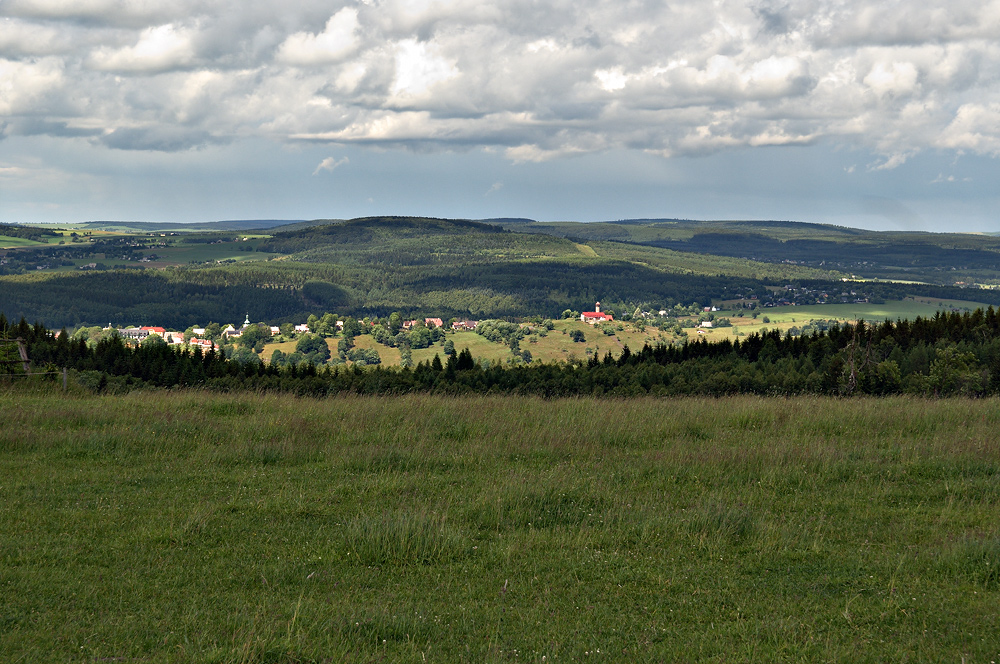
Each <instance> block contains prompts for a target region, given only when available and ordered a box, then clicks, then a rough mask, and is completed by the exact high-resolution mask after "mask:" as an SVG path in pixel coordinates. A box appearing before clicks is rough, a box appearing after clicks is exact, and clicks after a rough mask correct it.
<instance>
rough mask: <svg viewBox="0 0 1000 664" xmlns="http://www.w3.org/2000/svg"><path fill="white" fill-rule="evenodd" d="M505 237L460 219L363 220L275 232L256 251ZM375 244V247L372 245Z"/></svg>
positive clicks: (489, 226) (491, 227)
mask: <svg viewBox="0 0 1000 664" xmlns="http://www.w3.org/2000/svg"><path fill="white" fill-rule="evenodd" d="M498 233H507V231H505V230H504V229H503V228H501V227H499V226H497V225H494V224H487V223H481V222H477V221H469V220H464V219H431V218H425V217H363V218H360V219H351V220H349V221H330V222H328V223H322V222H314V223H313V225H311V226H308V227H305V228H295V229H293V230H284V231H282V230H279V231H277V232H275V233H274V234H273V235H272V237H271V239H270V240H268V241H267V242H264V243H263V244H262V245H260V247H259V250H260V251H267V252H272V253H281V254H295V253H299V252H302V251H307V250H309V249H315V248H316V247H320V246H323V245H327V244H333V245H351V246H353V247H355V248H359V249H360V248H362V247H365V246H367V247H369V248H371V249H374V250H383V249H385V246H384V245H385V244H386V243H395V242H400V241H405V240H414V239H417V240H419V241H421V242H424V241H427V240H431V239H432V238H434V237H435V236H455V235H469V234H491V235H492V234H498ZM375 243H378V244H375Z"/></svg>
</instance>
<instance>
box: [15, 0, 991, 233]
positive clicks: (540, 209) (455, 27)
mask: <svg viewBox="0 0 1000 664" xmlns="http://www.w3.org/2000/svg"><path fill="white" fill-rule="evenodd" d="M0 139H2V140H0V221H4V222H41V221H54V222H69V221H85V220H92V219H133V220H158V221H196V220H197V221H203V220H213V219H244V218H254V219H262V218H287V219H311V218H321V217H322V218H347V217H355V216H361V215H369V214H421V215H433V216H446V217H470V218H483V217H497V216H517V217H531V218H536V219H544V220H559V219H576V220H584V221H586V220H600V219H619V218H635V217H683V218H694V219H742V218H746V219H794V220H801V221H815V222H829V223H838V224H843V225H851V226H864V227H870V228H883V229H914V230H955V229H958V230H985V231H993V230H1000V223H998V221H1000V215H998V210H1000V193H998V192H1000V186H998V183H1000V159H998V157H1000V0H921V1H920V2H916V1H915V0H898V1H888V2H873V1H872V0H864V1H856V0H796V1H795V2H784V1H783V0H711V1H710V0H678V1H676V2H664V1H654V0H504V1H503V2H495V1H492V2H484V1H478V0H353V1H339V2H338V1H318V0H289V1H287V2H282V3H277V2H273V1H271V0H0Z"/></svg>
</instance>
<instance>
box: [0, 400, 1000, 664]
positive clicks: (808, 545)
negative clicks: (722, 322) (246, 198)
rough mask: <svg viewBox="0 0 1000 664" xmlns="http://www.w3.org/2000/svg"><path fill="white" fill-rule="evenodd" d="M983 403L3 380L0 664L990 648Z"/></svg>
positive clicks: (776, 654)
mask: <svg viewBox="0 0 1000 664" xmlns="http://www.w3.org/2000/svg"><path fill="white" fill-rule="evenodd" d="M998 405H1000V403H998V402H997V401H995V400H944V401H924V400H916V399H907V398H893V399H884V400H878V399H870V400H864V399H861V400H836V399H820V398H808V397H807V398H797V399H765V398H757V397H738V398H732V399H699V398H688V399H678V400H656V399H636V400H598V399H567V400H548V401H547V400H542V399H536V398H511V397H503V398H500V397H487V396H476V397H469V398H442V397H432V396H406V397H400V398H383V397H371V398H362V397H341V398H336V399H329V400H313V399H303V398H295V397H291V396H275V395H263V396H261V395H248V394H237V395H220V394H208V393H203V392H198V391H159V392H158V391H150V392H137V393H130V394H126V395H122V396H116V397H112V396H103V397H98V396H91V395H83V394H75V393H70V394H68V395H63V394H62V393H61V392H60V391H59V390H58V389H57V387H53V388H52V389H48V388H44V387H39V388H32V389H21V388H11V389H7V390H6V391H2V392H0V422H2V426H0V652H2V653H4V658H5V659H6V660H8V661H124V660H129V659H133V660H142V661H218V662H240V661H243V662H310V661H314V662H321V661H414V662H418V661H420V662H423V661H470V662H481V661H501V660H502V661H520V660H526V661H543V660H542V657H543V656H544V657H545V660H544V661H546V662H549V661H556V660H566V661H575V660H582V659H588V658H595V659H596V658H602V657H603V658H605V659H607V660H610V661H761V660H764V661H786V660H799V661H802V660H810V661H813V660H819V661H829V660H838V661H886V660H892V661H897V660H904V659H905V660H917V661H961V659H962V658H965V660H966V661H970V662H972V661H990V660H991V659H992V660H996V659H997V655H998V654H1000V646H998V643H1000V642H998V639H997V637H996V636H995V635H996V634H998V633H1000V624H998V620H1000V619H998V612H997V611H996V606H998V604H1000V581H998V578H1000V577H998V570H1000V547H998V544H997V542H998V539H997V536H998V535H997V534H998V533H1000V510H998V509H997V508H998V505H1000V449H998V447H1000V442H998V440H1000V439H998V437H997V436H996V435H995V432H996V431H997V429H998V426H997V425H998V420H1000V408H998V407H997V406H998Z"/></svg>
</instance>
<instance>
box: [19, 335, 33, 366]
mask: <svg viewBox="0 0 1000 664" xmlns="http://www.w3.org/2000/svg"><path fill="white" fill-rule="evenodd" d="M16 341H17V350H18V351H19V352H20V353H21V363H22V364H23V365H24V373H25V374H30V373H31V364H30V363H29V361H28V347H27V346H25V345H24V339H20V338H18V339H16Z"/></svg>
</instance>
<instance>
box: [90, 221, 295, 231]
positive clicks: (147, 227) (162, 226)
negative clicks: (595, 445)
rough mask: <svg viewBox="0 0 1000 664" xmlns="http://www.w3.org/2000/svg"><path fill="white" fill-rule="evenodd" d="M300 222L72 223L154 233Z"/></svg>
mask: <svg viewBox="0 0 1000 664" xmlns="http://www.w3.org/2000/svg"><path fill="white" fill-rule="evenodd" d="M298 223H302V220H299V219H232V220H227V221H203V222H192V223H181V222H171V221H86V222H83V223H80V224H74V226H79V227H82V228H91V229H94V230H109V231H123V230H124V231H134V232H139V233H154V232H158V231H172V232H175V233H180V232H187V233H190V232H194V231H198V232H202V231H250V230H264V229H270V228H277V227H279V226H287V225H289V224H298Z"/></svg>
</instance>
